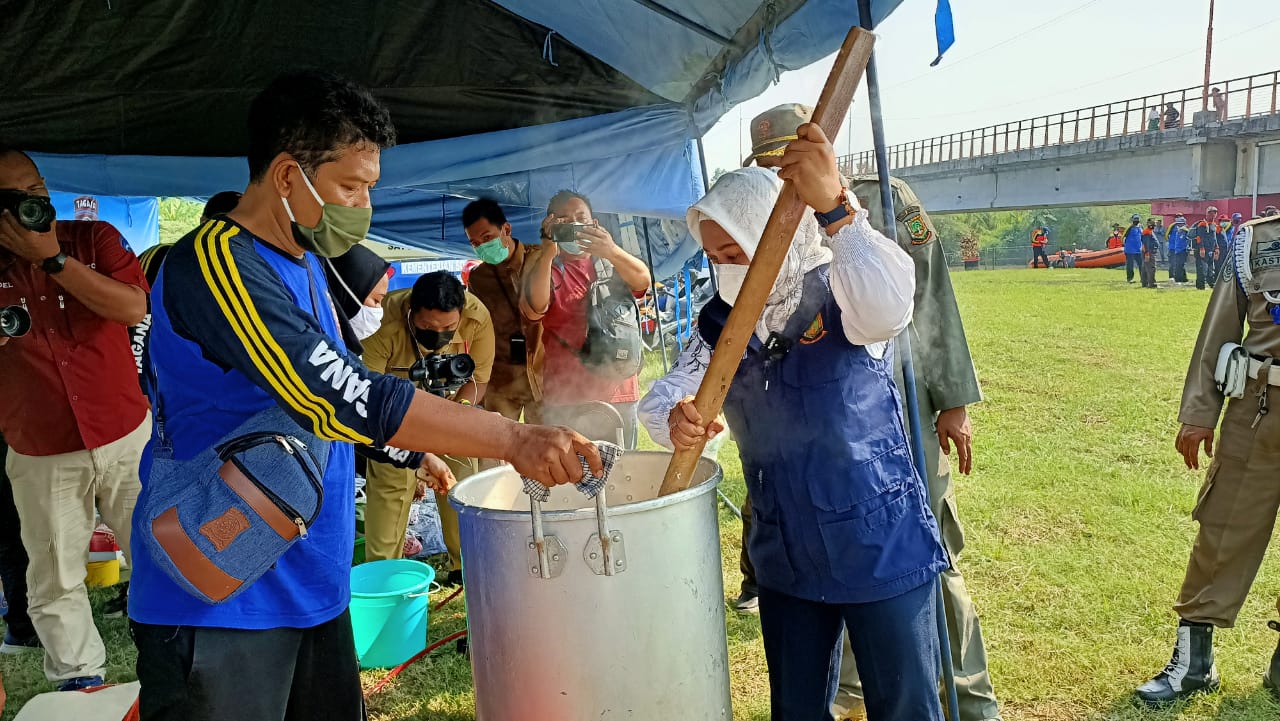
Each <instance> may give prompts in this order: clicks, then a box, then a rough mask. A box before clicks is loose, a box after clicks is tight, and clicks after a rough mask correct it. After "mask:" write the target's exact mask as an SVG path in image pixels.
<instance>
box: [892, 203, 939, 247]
mask: <svg viewBox="0 0 1280 721" xmlns="http://www.w3.org/2000/svg"><path fill="white" fill-rule="evenodd" d="M898 222H900V223H902V224H903V225H905V226H906V227H907V235H908V236H910V238H911V244H912V245H924V244H925V243H928V242H929V241H930V240H931V239H932V238H933V231H932V230H929V224H928V223H926V222H925V220H924V210H923V209H922V208H921V207H920V206H918V205H909V206H907V207H906V208H904V209H903V210H902V212H901V213H898Z"/></svg>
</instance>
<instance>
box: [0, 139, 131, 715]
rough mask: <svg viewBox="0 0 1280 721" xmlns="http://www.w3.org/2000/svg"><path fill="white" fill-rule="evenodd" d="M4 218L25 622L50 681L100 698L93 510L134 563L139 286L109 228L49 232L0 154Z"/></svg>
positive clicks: (10, 420)
mask: <svg viewBox="0 0 1280 721" xmlns="http://www.w3.org/2000/svg"><path fill="white" fill-rule="evenodd" d="M0 208H2V209H3V210H2V211H0V308H3V309H4V311H3V312H0V315H3V316H5V317H3V318H0V326H3V327H4V329H5V330H4V334H3V335H0V398H3V399H4V400H3V402H0V434H3V435H4V438H5V440H6V441H7V442H8V443H9V446H10V451H9V457H8V459H7V461H6V466H7V471H8V475H9V477H10V480H11V482H12V485H13V499H14V503H15V505H16V507H17V509H18V516H19V517H20V518H21V526H22V543H23V545H24V546H25V547H26V550H27V555H28V556H29V557H30V567H29V569H28V571H27V594H28V601H29V604H30V608H29V613H30V615H31V620H32V622H33V624H34V625H35V629H36V633H37V634H38V635H39V637H40V641H41V643H42V644H43V645H44V648H45V662H44V671H45V676H47V677H48V679H49V680H50V681H53V682H54V683H55V684H56V685H57V687H58V688H59V689H62V690H71V689H79V688H88V687H92V686H100V685H102V674H103V672H104V671H105V667H106V660H107V654H106V649H105V647H104V646H103V644H102V639H101V637H100V636H99V635H98V630H97V629H96V628H95V627H94V624H93V616H92V614H91V612H90V608H89V598H88V596H87V594H86V592H85V586H84V575H85V571H84V569H85V563H86V562H87V561H88V553H89V539H90V537H91V536H92V534H93V530H94V526H95V518H94V511H95V508H96V510H97V511H98V512H100V513H101V514H102V518H103V520H104V521H105V522H106V523H107V525H108V526H110V527H111V529H112V530H113V531H115V533H116V538H117V540H118V542H119V544H120V547H121V548H122V549H123V550H124V552H125V554H126V556H129V553H130V546H129V540H130V519H131V517H132V515H133V509H134V505H135V504H136V502H137V498H138V492H139V490H140V485H139V481H138V461H139V459H140V458H141V456H142V451H143V447H144V446H145V445H146V443H147V440H148V439H149V438H150V437H151V419H150V415H149V411H148V407H147V401H146V399H145V398H144V397H143V396H142V392H141V390H140V389H139V388H138V381H137V376H136V375H135V366H134V360H133V353H132V351H131V349H130V344H129V337H128V333H127V331H126V328H127V327H128V326H130V325H135V324H137V323H138V322H139V321H141V320H142V318H143V316H144V315H145V314H146V312H147V283H146V280H145V278H144V277H143V273H142V268H141V267H140V266H139V265H138V260H137V258H135V257H134V256H133V254H132V253H130V252H129V251H128V250H127V249H126V248H125V246H124V244H123V243H122V241H121V237H120V233H119V232H118V231H117V230H116V229H115V228H113V227H111V225H110V224H108V223H103V222H98V221H59V220H55V218H54V215H55V214H54V211H53V205H52V204H51V203H50V202H49V191H48V189H47V188H46V187H45V182H44V178H42V177H41V176H40V172H39V170H38V169H37V168H36V165H35V163H34V162H32V160H31V158H30V157H28V156H27V155H26V154H25V153H22V152H20V151H17V150H13V149H0ZM15 318H16V319H17V321H18V322H17V324H16V326H15ZM27 319H29V321H27ZM22 331H26V332H25V333H23V332H22Z"/></svg>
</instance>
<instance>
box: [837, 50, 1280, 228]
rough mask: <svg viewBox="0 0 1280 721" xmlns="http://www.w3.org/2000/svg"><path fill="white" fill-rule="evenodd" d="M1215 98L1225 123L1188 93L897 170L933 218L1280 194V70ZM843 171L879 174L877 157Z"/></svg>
mask: <svg viewBox="0 0 1280 721" xmlns="http://www.w3.org/2000/svg"><path fill="white" fill-rule="evenodd" d="M1213 87H1219V88H1223V89H1224V90H1225V91H1226V98H1227V100H1226V108H1225V109H1224V111H1223V113H1222V115H1225V116H1226V117H1225V119H1221V117H1222V116H1220V115H1219V114H1218V113H1217V112H1215V111H1214V110H1212V109H1210V110H1208V111H1202V110H1201V108H1202V105H1203V102H1202V89H1201V88H1199V87H1197V88H1188V89H1185V90H1177V91H1170V92H1166V93H1161V94H1159V95H1152V96H1146V97H1143V98H1133V99H1130V100H1126V101H1119V102H1115V103H1108V104H1106V105H1098V106H1094V107H1092V108H1081V109H1078V110H1070V111H1066V112H1063V113H1056V114H1054V115H1049V116H1041V117H1038V118H1032V119H1028V120H1022V121H1017V122H1014V123H1005V124H1001V125H996V126H990V127H987V128H981V129H977V130H971V131H965V132H962V133H953V134H951V135H946V136H939V137H937V138H930V139H927V140H920V141H914V142H911V143H903V144H901V145H895V146H892V147H891V148H889V153H888V157H889V165H890V168H891V170H892V173H893V175H895V176H897V177H900V178H902V179H904V180H906V181H907V182H908V183H910V184H911V187H912V188H913V189H914V190H915V192H916V195H918V196H919V197H920V199H921V201H922V202H923V204H924V206H925V207H926V208H928V209H929V211H930V212H931V213H951V212H966V211H978V210H1011V209H1019V208H1029V207H1045V206H1050V207H1051V206H1076V205H1096V204H1110V203H1145V202H1151V201H1156V200H1175V199H1176V200H1193V201H1194V200H1208V199H1219V198H1230V197H1243V196H1257V195H1268V194H1273V193H1280V112H1278V110H1280V109H1278V108H1277V101H1278V100H1280V97H1278V96H1280V71H1276V72H1270V73H1265V74H1262V75H1255V76H1251V77H1247V78H1238V79H1233V80H1230V81H1226V82H1222V83H1217V84H1215V85H1214V86H1213ZM1170 105H1172V106H1173V108H1174V109H1175V110H1177V111H1178V116H1179V117H1178V119H1177V122H1176V123H1169V125H1170V127H1168V128H1165V127H1164V125H1165V122H1164V117H1165V116H1164V114H1163V112H1162V113H1161V118H1162V119H1161V121H1160V123H1159V127H1158V128H1157V129H1155V130H1149V129H1148V122H1149V120H1148V114H1149V112H1150V110H1151V109H1152V108H1158V109H1160V110H1161V111H1164V110H1165V109H1166V108H1168V107H1169V106H1170ZM1210 107H1212V105H1211V106H1210ZM841 161H842V169H843V170H844V171H845V172H846V173H849V174H857V173H861V172H874V171H875V159H874V155H873V154H872V153H871V151H866V152H863V153H860V154H857V155H850V156H845V157H843V158H841Z"/></svg>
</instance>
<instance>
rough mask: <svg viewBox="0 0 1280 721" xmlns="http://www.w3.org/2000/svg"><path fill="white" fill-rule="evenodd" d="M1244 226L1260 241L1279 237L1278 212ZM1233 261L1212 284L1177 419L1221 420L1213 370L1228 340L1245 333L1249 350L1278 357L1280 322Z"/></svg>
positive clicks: (1195, 422) (1205, 424) (1210, 423)
mask: <svg viewBox="0 0 1280 721" xmlns="http://www.w3.org/2000/svg"><path fill="white" fill-rule="evenodd" d="M1245 225H1247V226H1250V227H1252V228H1253V234H1254V238H1255V241H1256V242H1258V241H1260V242H1267V241H1271V242H1276V241H1280V217H1272V218H1261V219H1258V220H1253V221H1250V222H1248V223H1246V224H1245ZM1230 262H1231V265H1229V266H1228V267H1227V270H1226V271H1224V272H1223V274H1222V276H1221V282H1219V283H1216V284H1214V287H1213V295H1212V296H1211V297H1210V298H1209V307H1208V308H1206V309H1205V313H1204V322H1203V323H1201V325H1200V335H1199V337H1198V338H1196V348H1195V351H1194V352H1193V353H1192V355H1191V367H1190V368H1188V369H1187V380H1186V383H1185V384H1184V385H1183V388H1182V407H1181V408H1180V409H1179V411H1178V420H1179V421H1180V422H1182V423H1185V424H1187V425H1191V426H1200V427H1201V428H1213V427H1215V426H1217V425H1218V416H1219V414H1220V413H1221V412H1222V404H1223V401H1224V398H1223V396H1222V393H1220V392H1219V391H1218V388H1217V384H1216V382H1215V381H1214V379H1213V374H1214V371H1215V370H1216V369H1217V366H1218V351H1220V350H1221V349H1222V346H1223V345H1224V344H1226V343H1240V342H1241V336H1244V342H1243V345H1244V347H1245V348H1246V349H1247V350H1248V351H1249V352H1250V353H1251V354H1253V355H1255V356H1271V357H1273V358H1280V325H1276V324H1275V321H1274V320H1272V318H1271V312H1270V309H1269V307H1268V305H1269V304H1268V303H1267V301H1266V299H1264V298H1263V297H1262V296H1261V295H1246V294H1245V292H1244V291H1243V290H1242V289H1241V288H1240V282H1239V280H1238V279H1237V276H1236V273H1235V263H1234V261H1230ZM1246 327H1247V328H1248V333H1247V335H1246V334H1245V328H1246Z"/></svg>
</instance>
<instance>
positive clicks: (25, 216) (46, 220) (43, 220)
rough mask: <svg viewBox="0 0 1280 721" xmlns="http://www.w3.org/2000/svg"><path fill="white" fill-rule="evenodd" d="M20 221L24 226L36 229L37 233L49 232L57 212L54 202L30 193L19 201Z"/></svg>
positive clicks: (18, 214) (18, 213)
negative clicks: (54, 208)
mask: <svg viewBox="0 0 1280 721" xmlns="http://www.w3.org/2000/svg"><path fill="white" fill-rule="evenodd" d="M17 210H18V212H17V213H15V215H16V216H17V217H18V222H19V223H20V224H22V226H23V227H24V228H28V229H30V230H34V231H36V232H37V233H47V232H49V229H50V228H52V227H53V220H54V216H55V212H54V210H53V203H51V202H49V199H48V198H45V197H42V196H39V195H30V196H27V197H26V198H23V199H22V200H21V201H19V203H18V208H17Z"/></svg>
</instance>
